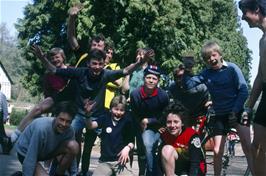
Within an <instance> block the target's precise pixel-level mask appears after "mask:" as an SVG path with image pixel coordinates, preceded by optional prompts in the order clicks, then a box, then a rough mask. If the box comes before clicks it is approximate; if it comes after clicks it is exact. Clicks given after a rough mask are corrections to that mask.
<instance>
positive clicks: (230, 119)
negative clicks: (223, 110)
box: [228, 112, 237, 128]
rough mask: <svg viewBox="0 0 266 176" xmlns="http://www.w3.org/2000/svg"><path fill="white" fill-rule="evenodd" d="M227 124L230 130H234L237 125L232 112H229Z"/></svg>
mask: <svg viewBox="0 0 266 176" xmlns="http://www.w3.org/2000/svg"><path fill="white" fill-rule="evenodd" d="M228 123H229V127H230V128H235V127H236V125H237V117H236V114H235V113H234V112H231V113H230V114H229V116H228Z"/></svg>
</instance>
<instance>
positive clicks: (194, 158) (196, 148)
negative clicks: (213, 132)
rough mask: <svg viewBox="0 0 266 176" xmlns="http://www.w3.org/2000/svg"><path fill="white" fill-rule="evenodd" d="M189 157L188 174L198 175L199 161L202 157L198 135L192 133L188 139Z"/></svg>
mask: <svg viewBox="0 0 266 176" xmlns="http://www.w3.org/2000/svg"><path fill="white" fill-rule="evenodd" d="M189 158H190V167H189V175H193V176H195V175H198V172H199V170H200V161H201V159H202V148H201V142H200V138H199V136H198V135H194V136H192V137H191V139H190V143H189Z"/></svg>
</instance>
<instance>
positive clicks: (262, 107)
mask: <svg viewBox="0 0 266 176" xmlns="http://www.w3.org/2000/svg"><path fill="white" fill-rule="evenodd" d="M262 91H263V92H262V97H261V100H260V104H259V106H258V109H257V112H256V114H255V118H254V123H257V124H259V125H262V126H264V127H266V83H264V84H263V89H262Z"/></svg>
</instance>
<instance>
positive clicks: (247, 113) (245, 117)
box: [240, 108, 253, 126]
mask: <svg viewBox="0 0 266 176" xmlns="http://www.w3.org/2000/svg"><path fill="white" fill-rule="evenodd" d="M252 116H253V113H252V110H251V109H250V108H245V110H244V112H243V113H242V116H241V121H240V124H241V125H244V126H249V125H250V122H251V119H252Z"/></svg>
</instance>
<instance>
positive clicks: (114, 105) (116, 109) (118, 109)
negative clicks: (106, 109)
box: [110, 95, 127, 120]
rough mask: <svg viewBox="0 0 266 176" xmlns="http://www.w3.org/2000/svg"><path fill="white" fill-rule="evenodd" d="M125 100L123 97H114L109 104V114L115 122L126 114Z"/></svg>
mask: <svg viewBox="0 0 266 176" xmlns="http://www.w3.org/2000/svg"><path fill="white" fill-rule="evenodd" d="M126 105H127V99H126V97H125V96H123V95H119V96H115V97H114V98H113V99H112V101H111V104H110V112H111V114H112V118H114V119H115V120H119V119H121V118H122V117H123V116H124V114H125V112H126Z"/></svg>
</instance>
